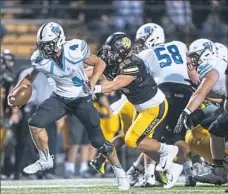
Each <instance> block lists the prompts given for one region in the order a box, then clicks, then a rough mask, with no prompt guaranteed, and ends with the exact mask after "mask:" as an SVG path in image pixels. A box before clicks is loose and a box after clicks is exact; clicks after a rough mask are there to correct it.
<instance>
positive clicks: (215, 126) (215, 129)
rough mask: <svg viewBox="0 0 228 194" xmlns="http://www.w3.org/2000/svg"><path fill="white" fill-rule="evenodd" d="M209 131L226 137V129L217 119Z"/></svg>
mask: <svg viewBox="0 0 228 194" xmlns="http://www.w3.org/2000/svg"><path fill="white" fill-rule="evenodd" d="M209 132H210V133H211V134H212V135H215V136H217V137H224V136H225V135H226V131H224V129H223V127H221V124H220V122H219V121H217V120H216V121H215V122H213V123H212V124H211V126H210V128H209Z"/></svg>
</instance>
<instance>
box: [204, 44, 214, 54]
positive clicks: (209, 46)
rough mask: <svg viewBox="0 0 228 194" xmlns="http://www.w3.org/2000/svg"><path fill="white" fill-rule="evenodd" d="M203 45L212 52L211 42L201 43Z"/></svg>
mask: <svg viewBox="0 0 228 194" xmlns="http://www.w3.org/2000/svg"><path fill="white" fill-rule="evenodd" d="M203 46H204V48H205V49H208V50H209V51H211V52H212V44H211V43H210V42H205V43H203Z"/></svg>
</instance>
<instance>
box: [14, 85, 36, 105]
mask: <svg viewBox="0 0 228 194" xmlns="http://www.w3.org/2000/svg"><path fill="white" fill-rule="evenodd" d="M12 95H13V97H14V98H15V100H14V101H13V102H12V104H13V106H23V105H24V104H26V103H27V102H28V100H29V99H30V97H31V95H32V85H21V86H19V87H18V88H17V89H16V90H15V91H13V93H12Z"/></svg>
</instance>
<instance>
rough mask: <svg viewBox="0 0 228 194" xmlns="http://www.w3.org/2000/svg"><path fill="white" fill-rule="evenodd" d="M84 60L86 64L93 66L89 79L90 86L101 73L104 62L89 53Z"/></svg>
mask: <svg viewBox="0 0 228 194" xmlns="http://www.w3.org/2000/svg"><path fill="white" fill-rule="evenodd" d="M84 62H85V63H86V64H87V65H90V66H94V68H93V72H92V76H91V78H90V80H89V84H90V86H91V87H93V86H94V85H95V84H96V83H97V81H98V80H99V78H100V76H101V75H102V74H103V71H104V70H105V67H106V64H105V62H104V61H103V60H102V59H100V58H99V57H97V56H96V55H93V54H90V55H89V57H88V58H87V59H86V60H85V61H84Z"/></svg>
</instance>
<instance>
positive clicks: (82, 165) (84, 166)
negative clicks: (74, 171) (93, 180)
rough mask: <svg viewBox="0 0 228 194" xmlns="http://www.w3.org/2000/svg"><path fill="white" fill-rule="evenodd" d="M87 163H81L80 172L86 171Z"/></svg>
mask: <svg viewBox="0 0 228 194" xmlns="http://www.w3.org/2000/svg"><path fill="white" fill-rule="evenodd" d="M88 168H89V167H88V163H87V162H82V163H81V166H80V172H83V171H86V170H87V169H88Z"/></svg>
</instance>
